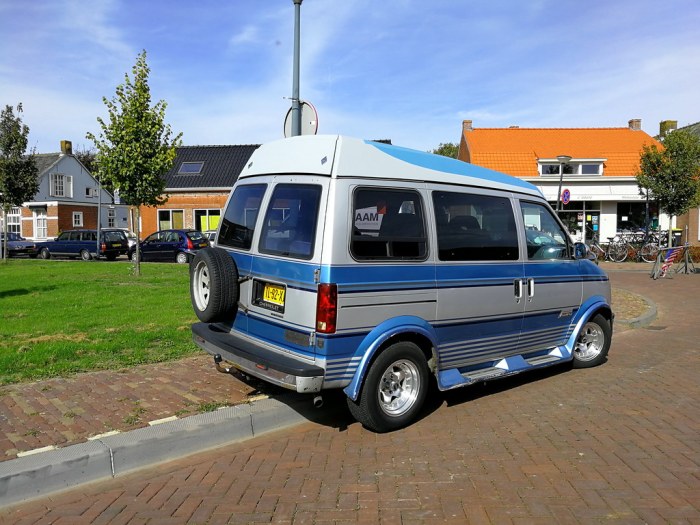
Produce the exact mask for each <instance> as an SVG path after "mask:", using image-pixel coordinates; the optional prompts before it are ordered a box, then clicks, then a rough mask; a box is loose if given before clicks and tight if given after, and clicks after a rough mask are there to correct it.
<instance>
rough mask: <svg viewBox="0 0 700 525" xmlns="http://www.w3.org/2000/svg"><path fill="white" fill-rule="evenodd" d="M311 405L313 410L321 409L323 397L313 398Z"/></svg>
mask: <svg viewBox="0 0 700 525" xmlns="http://www.w3.org/2000/svg"><path fill="white" fill-rule="evenodd" d="M313 405H314V408H321V407H322V406H323V397H322V396H314V400H313Z"/></svg>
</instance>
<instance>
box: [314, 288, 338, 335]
mask: <svg viewBox="0 0 700 525" xmlns="http://www.w3.org/2000/svg"><path fill="white" fill-rule="evenodd" d="M337 318H338V286H337V285H335V284H319V285H318V296H317V299H316V331H317V332H320V333H322V334H333V333H335V323H336V320H337Z"/></svg>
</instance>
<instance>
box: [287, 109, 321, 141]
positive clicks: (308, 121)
mask: <svg viewBox="0 0 700 525" xmlns="http://www.w3.org/2000/svg"><path fill="white" fill-rule="evenodd" d="M299 112H300V113H301V117H300V118H301V134H302V135H315V134H316V132H317V131H318V113H316V108H315V107H314V105H313V104H312V103H311V102H300V103H299ZM284 136H285V137H291V136H292V108H289V111H287V116H286V117H285V118H284Z"/></svg>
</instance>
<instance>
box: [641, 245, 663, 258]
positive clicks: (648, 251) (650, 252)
mask: <svg viewBox="0 0 700 525" xmlns="http://www.w3.org/2000/svg"><path fill="white" fill-rule="evenodd" d="M658 253H659V245H658V244H656V243H653V242H649V243H647V244H645V245H644V246H642V250H641V252H640V255H641V256H642V260H644V261H646V262H655V261H656V256H657V255H658Z"/></svg>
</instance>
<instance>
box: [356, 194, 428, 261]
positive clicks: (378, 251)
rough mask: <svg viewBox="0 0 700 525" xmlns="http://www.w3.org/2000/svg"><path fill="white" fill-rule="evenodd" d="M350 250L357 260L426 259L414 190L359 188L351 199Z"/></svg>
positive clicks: (421, 215)
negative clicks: (352, 199) (351, 225)
mask: <svg viewBox="0 0 700 525" xmlns="http://www.w3.org/2000/svg"><path fill="white" fill-rule="evenodd" d="M352 214H353V220H352V224H353V229H352V239H351V241H350V252H351V253H352V255H353V257H355V258H356V259H358V260H390V259H399V260H412V259H425V257H426V254H427V239H426V234H425V221H424V219H423V205H422V202H421V198H420V195H419V194H418V193H416V192H414V191H400V190H390V189H385V188H360V189H358V190H356V191H355V194H354V201H353V208H352Z"/></svg>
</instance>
